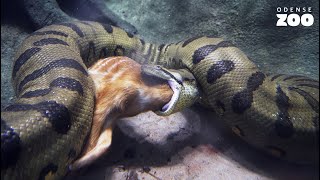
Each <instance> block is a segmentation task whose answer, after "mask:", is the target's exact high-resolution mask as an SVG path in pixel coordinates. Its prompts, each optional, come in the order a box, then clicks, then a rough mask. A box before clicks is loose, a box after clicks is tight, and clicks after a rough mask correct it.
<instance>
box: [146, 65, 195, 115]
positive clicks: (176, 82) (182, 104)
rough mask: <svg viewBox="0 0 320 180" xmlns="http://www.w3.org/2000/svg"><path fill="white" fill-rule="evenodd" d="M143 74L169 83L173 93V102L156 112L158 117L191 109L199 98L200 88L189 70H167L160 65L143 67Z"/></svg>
mask: <svg viewBox="0 0 320 180" xmlns="http://www.w3.org/2000/svg"><path fill="white" fill-rule="evenodd" d="M141 73H142V75H144V76H149V77H150V78H156V79H162V80H164V81H167V82H168V84H169V86H170V88H171V89H172V91H173V95H172V97H171V100H170V101H169V102H168V103H167V104H165V105H164V106H163V107H162V109H161V110H159V111H155V113H156V114H157V115H160V116H168V115H170V114H173V113H175V112H178V111H181V110H183V109H184V108H187V107H190V106H191V105H192V104H194V103H195V102H196V101H197V100H198V98H199V88H198V87H197V82H196V79H195V77H194V76H193V75H192V73H191V72H190V71H188V70H187V69H177V70H176V69H166V68H164V67H162V66H159V65H142V66H141Z"/></svg>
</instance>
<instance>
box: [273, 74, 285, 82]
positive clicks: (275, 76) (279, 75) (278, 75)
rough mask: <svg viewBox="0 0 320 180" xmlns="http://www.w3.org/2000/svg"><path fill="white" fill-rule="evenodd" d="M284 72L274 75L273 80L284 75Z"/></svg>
mask: <svg viewBox="0 0 320 180" xmlns="http://www.w3.org/2000/svg"><path fill="white" fill-rule="evenodd" d="M283 75H284V74H277V75H274V76H273V77H272V78H271V81H274V80H275V79H277V78H278V77H281V76H283Z"/></svg>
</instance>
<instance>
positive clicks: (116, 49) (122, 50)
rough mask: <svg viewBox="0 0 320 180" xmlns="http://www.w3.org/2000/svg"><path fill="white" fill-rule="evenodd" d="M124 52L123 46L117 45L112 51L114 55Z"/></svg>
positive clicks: (120, 54) (121, 54)
mask: <svg viewBox="0 0 320 180" xmlns="http://www.w3.org/2000/svg"><path fill="white" fill-rule="evenodd" d="M124 54H125V49H124V47H122V46H120V45H117V46H116V48H115V49H114V51H113V55H114V56H123V55H124Z"/></svg>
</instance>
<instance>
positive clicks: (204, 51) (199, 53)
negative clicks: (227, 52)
mask: <svg viewBox="0 0 320 180" xmlns="http://www.w3.org/2000/svg"><path fill="white" fill-rule="evenodd" d="M232 46H234V45H233V44H232V43H231V42H229V41H222V42H220V43H218V44H216V45H213V44H210V45H206V46H203V47H200V48H199V49H197V50H196V51H195V52H194V53H193V55H192V62H193V64H198V63H199V62H200V61H202V60H203V59H204V58H205V57H206V56H208V55H209V54H210V53H212V52H214V51H215V50H217V49H218V48H220V47H232Z"/></svg>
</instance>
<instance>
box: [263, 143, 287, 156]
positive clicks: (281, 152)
mask: <svg viewBox="0 0 320 180" xmlns="http://www.w3.org/2000/svg"><path fill="white" fill-rule="evenodd" d="M265 148H266V149H267V151H268V152H269V153H271V154H272V155H273V156H276V157H278V158H282V157H284V156H285V155H286V152H285V151H284V150H282V149H281V148H278V147H275V146H266V147H265Z"/></svg>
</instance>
